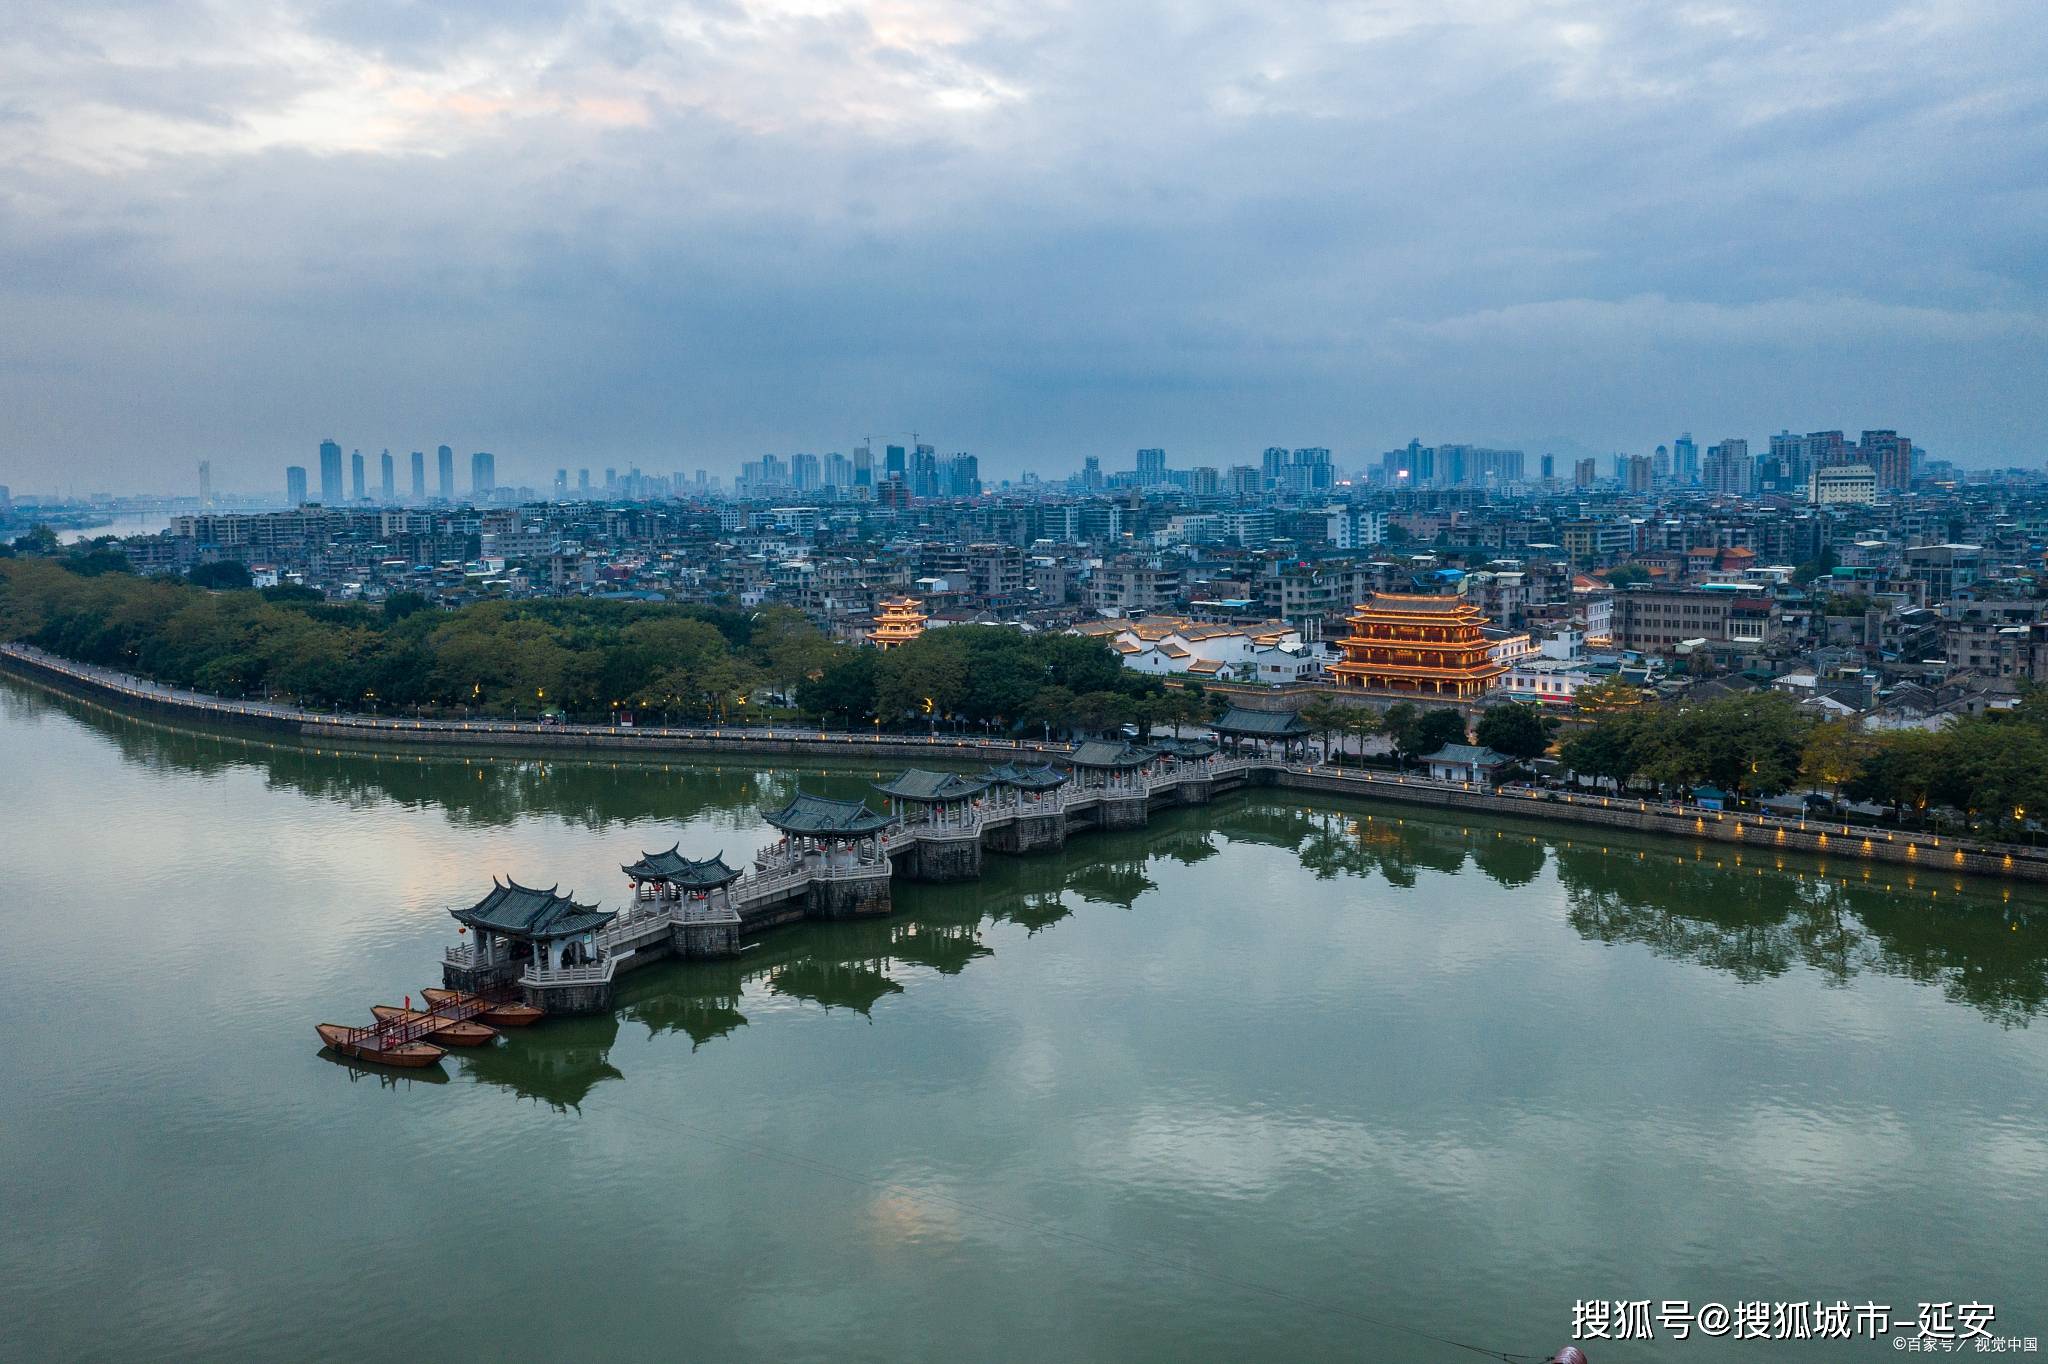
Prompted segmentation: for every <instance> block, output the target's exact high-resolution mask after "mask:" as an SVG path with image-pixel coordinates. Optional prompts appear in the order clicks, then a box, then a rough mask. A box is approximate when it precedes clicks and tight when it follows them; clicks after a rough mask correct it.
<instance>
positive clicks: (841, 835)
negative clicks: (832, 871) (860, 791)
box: [761, 789, 890, 867]
mask: <svg viewBox="0 0 2048 1364" xmlns="http://www.w3.org/2000/svg"><path fill="white" fill-rule="evenodd" d="M761 818H763V819H765V820H767V821H768V822H769V823H770V824H773V825H774V826H775V827H776V828H778V829H780V830H782V835H783V837H782V845H781V847H780V848H778V849H774V850H773V851H777V852H781V853H782V854H784V856H783V859H782V861H783V865H784V866H787V865H788V864H789V863H791V862H800V861H805V860H813V859H814V860H816V861H818V862H822V863H824V864H825V865H827V866H833V867H845V866H852V865H854V864H856V863H860V862H868V863H872V862H875V861H878V860H879V859H880V858H881V857H882V835H883V831H884V830H886V829H887V828H888V827H889V823H890V820H889V816H887V815H884V814H877V813H876V812H875V811H873V810H870V809H869V808H868V804H867V802H866V801H864V800H833V799H832V798H831V797H829V796H813V795H808V794H806V793H805V792H804V791H802V790H801V789H799V790H798V791H797V793H796V795H794V796H793V797H791V798H790V801H789V803H788V804H787V805H784V806H781V807H780V808H778V809H774V810H763V811H762V812H761Z"/></svg>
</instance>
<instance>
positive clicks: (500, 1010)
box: [420, 989, 547, 1028]
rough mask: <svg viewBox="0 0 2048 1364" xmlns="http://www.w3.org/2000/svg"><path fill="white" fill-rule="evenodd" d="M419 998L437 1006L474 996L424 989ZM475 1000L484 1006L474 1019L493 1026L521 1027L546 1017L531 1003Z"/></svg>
mask: <svg viewBox="0 0 2048 1364" xmlns="http://www.w3.org/2000/svg"><path fill="white" fill-rule="evenodd" d="M420 998H421V999H424V1000H425V1001H427V1003H428V1004H430V1005H432V1006H433V1007H435V1008H439V1007H440V1006H442V1005H444V1004H454V1003H467V1002H469V1001H470V1000H472V999H476V996H474V995H466V994H464V993H463V992H462V991H460V990H436V989H426V990H422V991H420ZM477 1002H478V1003H480V1004H482V1005H483V1006H484V1007H483V1008H482V1009H481V1010H480V1011H479V1012H478V1013H476V1014H475V1015H474V1017H475V1018H476V1021H477V1022H479V1023H488V1024H490V1025H491V1026H492V1027H494V1028H523V1027H526V1026H527V1025H528V1024H531V1023H538V1022H540V1021H541V1019H543V1018H545V1017H547V1015H546V1014H544V1013H542V1012H541V1011H540V1010H539V1009H536V1008H534V1007H532V1006H531V1005H528V1004H515V1003H513V1002H511V1001H510V1000H505V1001H503V1002H496V1003H494V1002H492V1001H490V1000H477Z"/></svg>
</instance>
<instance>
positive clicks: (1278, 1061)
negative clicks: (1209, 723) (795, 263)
mask: <svg viewBox="0 0 2048 1364" xmlns="http://www.w3.org/2000/svg"><path fill="white" fill-rule="evenodd" d="M878 775H880V773H878V772H877V771H874V770H868V771H853V770H838V771H830V772H827V771H806V772H803V773H800V774H799V773H793V772H791V771H790V770H788V769H780V768H777V767H774V766H771V765H770V764H769V763H768V762H766V761H765V760H733V761H729V762H723V763H718V764H711V765H704V764H696V765H679V764H668V765H661V764H651V765H645V766H639V765H633V764H619V765H614V764H612V763H610V762H594V763H591V762H576V761H548V762H539V761H535V760H533V759H531V758H530V757H527V758H511V759H492V758H488V757H477V758H468V759H465V758H461V757H453V758H451V757H447V756H445V755H443V756H435V757H424V758H423V757H421V756H419V755H414V754H386V755H339V754H335V753H333V752H324V753H323V752H317V751H314V750H311V749H307V748H299V747H295V746H280V745H275V744H265V743H262V742H257V741H251V740H249V739H245V738H240V737H217V736H205V735H193V734H189V733H181V732H177V731H173V730H168V729H164V728H161V727H159V726H157V725H155V724H153V723H150V722H145V721H140V720H134V719H129V718H123V717H118V716H114V715H111V714H109V713H107V712H104V711H101V710H99V709H97V708H95V707H92V706H88V705H84V704H81V703H78V702H73V701H69V700H60V699H55V698H52V697H49V696H47V695H45V694H44V693H41V692H39V691H35V690H33V689H31V688H28V687H26V686H24V685H21V684H17V683H14V682H10V681H4V680H0V777H4V780H0V844H4V857H0V866H4V869H5V875H6V884H7V888H8V894H7V895H6V897H5V900H4V903H0V931H4V938H0V941H4V942H5V944H6V951H7V957H8V959H9V962H10V965H11V971H10V973H9V978H8V988H7V989H6V990H5V991H4V992H0V1036H4V1037H5V1039H6V1041H7V1051H6V1059H5V1061H4V1062H0V1115H4V1116H0V1226H4V1228H5V1231H4V1233H0V1358H4V1359H24V1360H26V1359H56V1358H64V1359H83V1358H135V1357H144V1356H146V1357H150V1358H192V1359H230V1360H239V1359H248V1360H281V1359H291V1360H307V1359H363V1358H369V1357H383V1358H390V1359H402V1358H410V1357H417V1356H418V1355H419V1354H421V1353H422V1352H423V1351H425V1350H429V1349H432V1350H438V1351H440V1352H443V1353H446V1352H449V1351H454V1352H456V1353H457V1354H458V1356H459V1357H463V1358H481V1359H497V1358H512V1357H518V1358H525V1359H550V1358H574V1359H587V1358H652V1357H663V1358H689V1359H706V1360H724V1359H773V1360H798V1359H827V1358H829V1359H835V1360H844V1359H857V1360H866V1359H875V1360H884V1359H886V1360H902V1359H934V1360H937V1359H947V1360H1008V1359H1028V1360H1039V1359H1058V1360H1190V1359H1218V1360H1226V1359H1227V1360H1241V1359H1276V1360H1298V1359H1320V1358H1339V1357H1343V1358H1356V1357H1360V1356H1365V1355H1370V1356H1372V1357H1377V1358H1396V1359H1405V1360H1435V1359H1446V1360H1449V1359H1459V1358H1464V1359H1471V1358H1474V1357H1475V1356H1473V1355H1471V1354H1468V1353H1465V1352H1463V1351H1461V1350H1459V1349H1457V1348H1456V1347H1454V1346H1451V1345H1447V1344H1442V1343H1440V1342H1437V1341H1432V1340H1429V1339H1424V1338H1421V1337H1417V1336H1413V1335H1409V1334H1406V1333H1404V1332H1403V1331H1401V1330H1400V1329H1398V1328H1397V1327H1395V1326H1390V1325H1383V1324H1380V1323H1382V1322H1398V1323H1404V1324H1406V1325H1410V1326H1415V1327H1419V1328H1422V1329H1423V1330H1426V1331H1428V1332H1431V1333H1432V1334H1435V1335H1440V1336H1447V1337H1454V1338H1456V1339H1458V1340H1461V1341H1468V1342H1474V1343H1477V1344H1480V1345H1483V1346H1486V1347H1489V1348H1493V1349H1499V1350H1507V1351H1513V1352H1519V1353H1530V1354H1536V1355H1538V1356H1539V1357H1540V1356H1547V1355H1548V1354H1549V1353H1550V1352H1551V1351H1552V1350H1554V1349H1556V1348H1557V1347H1558V1346H1560V1345H1562V1344H1564V1343H1566V1342H1567V1341H1568V1340H1569V1339H1570V1338H1571V1331H1572V1317H1573V1306H1574V1303H1575V1302H1577V1301H1578V1300H1581V1299H1591V1298H1601V1299H1624V1300H1641V1299H1648V1300H1652V1301H1653V1302H1655V1303H1659V1304H1661V1302H1662V1301H1663V1300H1665V1299H1673V1300H1685V1301H1687V1302H1688V1303H1690V1304H1692V1305H1693V1306H1695V1307H1696V1306H1697V1305H1699V1304H1702V1303H1705V1302H1709V1301H1712V1302H1717V1303H1725V1304H1733V1303H1736V1302H1747V1301H1767V1302H1768V1301H1787V1300H1797V1299H1804V1300H1812V1299H1816V1298H1817V1299H1822V1300H1826V1301H1829V1302H1832V1301H1835V1300H1837V1299H1845V1300H1847V1301H1849V1302H1852V1303H1855V1304H1862V1303H1864V1302H1866V1301H1868V1302H1875V1303H1878V1304H1884V1305H1889V1306H1893V1307H1895V1308H1896V1309H1898V1310H1899V1311H1901V1312H1903V1313H1904V1314H1905V1315H1906V1316H1908V1317H1911V1316H1913V1315H1914V1312H1915V1305H1916V1304H1917V1303H1920V1302H1923V1301H1934V1302H1944V1301H1958V1302H1959V1301H1979V1302H1984V1303H1989V1304H1992V1305H1994V1306H1995V1308H1996V1310H1997V1313H1998V1317H1997V1328H1996V1329H1997V1331H1998V1333H1999V1334H2012V1335H2022V1336H2024V1335H2036V1336H2038V1335H2043V1334H2048V1311H2044V1310H2043V1309H2044V1306H2048V1290H2044V1288H2043V1286H2042V1283H2043V1280H2042V1269H2043V1266H2044V1265H2048V1229H2044V1223H2043V1218H2042V1215H2041V1212H2042V1208H2043V1206H2044V1201H2048V1133H2044V1128H2043V1118H2044V1112H2043V1105H2042V1096H2043V1094H2044V1093H2048V1019H2044V1017H2043V1014H2044V1008H2048V904H2044V901H2043V897H2042V896H2041V895H2040V894H2039V893H2038V892H2033V891H2019V890H2015V891H2012V892H2009V893H2008V892H2007V891H2005V890H2004V889H2003V888H2002V887H2001V886H1999V885H1998V884H1996V883H1971V884H1969V885H1968V886H1966V887H1964V888H1963V889H1962V890H1960V891H1959V890H1958V889H1957V888H1956V883H1955V882H1953V881H1950V880H1942V879H1938V878H1937V879H1931V880H1930V879H1927V878H1924V877H1919V878H1915V880H1914V883H1913V885H1912V886H1911V887H1910V888H1909V887H1908V886H1907V885H1906V883H1905V881H1904V880H1903V879H1902V878H1901V873H1899V872H1897V871H1896V870H1894V869H1886V868H1878V869H1875V870H1874V871H1873V872H1872V873H1871V879H1869V880H1868V881H1866V880H1865V879H1864V869H1863V868H1861V867H1859V866H1849V867H1843V866H1841V865H1835V866H1830V867H1828V868H1827V869H1826V875H1823V874H1822V872H1821V869H1820V867H1819V865H1818V864H1815V863H1812V862H1810V861H1804V860H1801V859H1797V858H1787V859H1783V860H1782V861H1781V860H1780V859H1776V858H1770V857H1766V858H1765V859H1764V860H1763V862H1762V863H1760V864H1759V863H1758V862H1756V861H1755V860H1754V859H1751V860H1749V861H1747V862H1744V863H1742V864H1740V865H1738V864H1737V863H1736V862H1735V861H1734V859H1733V855H1732V854H1731V853H1730V852H1729V851H1728V850H1727V849H1725V848H1721V847H1715V848H1707V849H1696V848H1694V847H1693V846H1691V845H1690V844H1686V843H1678V842H1669V841H1653V840H1630V839H1626V838H1618V837H1614V836H1611V835H1607V834H1604V833H1597V832H1592V831H1588V830H1584V829H1577V830H1574V829H1564V828H1557V829H1545V828H1542V827H1539V826H1521V825H1509V824H1487V823H1479V822H1471V823H1463V824H1461V823H1457V822H1445V821H1443V820H1440V819H1433V818H1418V817H1417V816H1416V815H1414V814H1407V813H1404V812H1403V811H1401V810H1400V809H1398V808H1396V807H1392V806H1377V807H1375V806H1371V805H1367V804H1364V803H1355V804H1344V803H1327V804H1322V805H1318V806H1314V807H1310V806H1304V805H1301V804H1299V803H1297V802H1295V801H1293V800H1291V799H1283V798H1279V797H1277V796H1275V795H1272V794H1250V795H1239V796H1232V797H1229V798H1226V799H1223V800H1219V801H1218V802H1217V803H1216V804H1215V805H1214V806H1212V807H1209V808H1207V809H1204V810H1192V811H1179V812H1172V813H1168V814H1164V815H1161V816H1158V817H1156V818H1155V820H1154V822H1153V824H1152V825H1151V827H1150V828H1148V829H1146V830H1144V831H1141V832H1134V833H1128V834H1114V835H1109V834H1084V835H1082V836H1079V837H1077V838H1076V839H1075V840H1074V841H1073V843H1072V844H1071V845H1070V846H1069V848H1068V849H1067V851H1066V852H1065V853H1064V854H1062V855H1053V856H1042V857H1031V858H999V857H995V856H990V857H989V858H988V859H987V875H986V876H985V877H984V879H982V880H981V881H979V882H977V883H974V884H971V885H963V886H949V887H936V886H934V887H917V886H906V885H903V884H902V883H900V882H899V883H898V886H897V899H896V904H897V909H898V912H897V914H896V915H895V916H893V917H891V918H890V919H888V920H886V921H878V922H865V923H860V924H854V925H846V926H824V925H820V926H806V927H801V928H797V929H793V930H788V931H784V932H781V933H778V934H774V935H770V936H768V937H766V938H764V939H763V940H762V941H761V943H760V945H759V946H758V947H756V948H755V949H754V950H753V951H751V952H749V953H748V954H747V955H746V956H745V957H743V958H741V959H740V960H738V961H736V962H729V963H703V964H688V965H684V964H672V965H662V966H657V967H653V968H649V969H648V970H646V971H643V972H640V973H637V974H635V975H633V976H631V977H629V978H627V981H626V982H625V984H624V985H623V987H622V991H621V993H622V997H623V998H622V1003H621V1007H620V1008H619V1010H618V1012H617V1014H616V1015H614V1016H607V1017H603V1018H596V1019H583V1020H573V1021H559V1022H549V1023H544V1024H542V1025H540V1026H539V1027H537V1028H534V1029H532V1030H530V1031H529V1032H527V1033H526V1034H524V1035H513V1036H511V1037H510V1038H509V1039H508V1040H506V1041H504V1042H502V1043H499V1044H497V1045H496V1046H494V1047H493V1048H492V1049H490V1050H488V1051H486V1052H481V1053H476V1054H468V1055H465V1054H462V1053H453V1054H451V1056H450V1059H449V1061H448V1063H447V1066H446V1069H447V1079H446V1080H445V1081H444V1082H441V1083H428V1082H423V1081H418V1080H412V1079H405V1078H397V1079H393V1078H388V1077H382V1076H378V1075H375V1074H370V1073H366V1072H362V1071H357V1070H352V1069H350V1068H348V1067H345V1066H343V1065H341V1064H339V1063H337V1062H334V1061H331V1060H328V1059H326V1058H324V1057H323V1056H322V1055H321V1053H320V1051H319V1048H318V1044H317V1041H316V1039H315V1038H314V1036H313V1031H312V1025H313V1024H314V1023H316V1022H320V1021H323V1020H332V1021H342V1022H349V1021H357V1020H360V1019H362V1018H364V1017H366V1014H367V1009H368V1006H369V1005H371V1004H373V1003H378V1002H386V1001H388V1002H392V1003H396V1002H398V999H399V997H400V996H402V995H404V994H406V993H408V992H410V993H413V994H417V992H418V990H419V987H420V986H421V985H422V984H426V983H429V982H431V981H433V979H434V976H435V962H436V961H437V959H438V955H439V952H440V949H441V947H442V946H443V945H444V944H447V943H450V942H453V941H455V939H454V937H453V933H452V929H453V925H452V922H451V921H450V920H449V918H448V917H447V915H446V913H445V912H444V907H445V906H447V905H449V904H453V903H466V902H468V901H469V900H472V899H474V898H475V897H476V896H477V895H479V894H481V893H482V891H483V890H484V889H485V888H486V887H487V886H488V883H489V879H490V877H491V876H492V875H493V874H499V875H504V874H510V875H513V876H516V877H517V878H519V879H520V880H521V881H524V882H527V883H537V884H540V885H550V884H554V883H557V882H559V883H560V884H561V885H563V886H564V887H565V888H572V889H574V890H576V891H578V892H580V893H583V894H584V895H586V896H599V897H602V898H603V899H604V900H605V901H606V903H607V904H609V905H611V906H613V907H617V906H618V905H619V904H620V903H622V892H623V890H624V880H623V878H622V877H621V875H620V874H619V871H618V867H619V865H620V864H621V863H622V862H627V861H630V860H632V859H633V858H634V857H635V856H636V855H637V854H639V853H640V852H641V851H643V850H646V849H658V848H666V847H668V846H669V845H670V844H672V843H676V842H678V841H680V843H681V844H682V847H683V848H684V850H685V851H688V852H690V853H693V854H695V855H698V856H706V855H709V854H710V853H713V852H715V851H719V850H721V849H722V850H723V851H724V852H725V854H726V856H727V858H728V859H729V860H731V861H733V862H735V863H738V862H740V861H742V860H743V859H745V858H747V857H748V856H750V855H751V852H752V850H753V849H754V848H756V847H757V846H759V845H760V844H761V843H763V842H764V841H766V840H767V839H768V838H770V837H771V836H772V833H771V831H770V830H769V829H768V828H767V826H765V825H764V824H763V823H762V822H761V820H760V817H759V815H758V810H759V808H760V807H761V806H763V805H767V804H774V803H779V802H780V801H781V800H782V799H783V798H785V797H786V796H787V795H788V794H789V793H790V792H791V790H792V789H793V787H794V785H795V783H796V781H797V780H798V779H799V777H800V778H801V780H802V782H803V784H804V786H805V788H806V789H811V790H818V791H822V792H826V793H831V794H854V793H857V792H859V791H860V790H862V789H863V784H864V783H865V782H866V781H869V780H872V779H874V778H875V777H876V776H878ZM1845 874H1846V875H1847V877H1848V881H1847V883H1846V884H1844V883H1843V881H1842V880H1840V879H1839V878H1840V877H1842V876H1843V875H1845ZM1887 879H1889V880H1890V883H1891V884H1890V888H1889V889H1887V887H1886V884H1885V883H1886V881H1887ZM1879 1351H1883V1352H1885V1353H1892V1346H1891V1343H1890V1340H1889V1336H1888V1335H1887V1338H1885V1339H1883V1340H1882V1341H1879V1342H1876V1343H1872V1342H1870V1341H1863V1342H1860V1343H1857V1344H1854V1345H1844V1344H1822V1343H1819V1342H1808V1343H1797V1342H1788V1343H1779V1342H1758V1341H1734V1340H1729V1339H1719V1340H1702V1339H1701V1338H1699V1337H1698V1336H1694V1338H1692V1339H1690V1340H1688V1341H1685V1342H1683V1343H1677V1342H1673V1341H1670V1340H1669V1339H1666V1338H1660V1339H1658V1340H1654V1341H1651V1342H1649V1343H1647V1344H1645V1343H1630V1344H1628V1345H1616V1344H1612V1343H1605V1344H1602V1343H1595V1344H1593V1345H1592V1346H1591V1351H1590V1352H1591V1353H1592V1355H1593V1358H1594V1359H1595V1361H1596V1362H1597V1364H1607V1361H1610V1360H1614V1359H1631V1360H1633V1359H1719V1358H1727V1359H1735V1358H1752V1359H1754V1358H1758V1357H1779V1356H1784V1355H1797V1356H1800V1357H1808V1356H1811V1357H1820V1356H1826V1357H1830V1358H1843V1357H1847V1356H1851V1355H1854V1356H1863V1357H1870V1356H1874V1355H1875V1354H1877V1353H1878V1352H1879Z"/></svg>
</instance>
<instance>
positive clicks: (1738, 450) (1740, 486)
mask: <svg viewBox="0 0 2048 1364" xmlns="http://www.w3.org/2000/svg"><path fill="white" fill-rule="evenodd" d="M1755 482H1756V461H1754V460H1752V459H1751V458H1750V457H1749V442H1748V441H1746V440H1743V439H1741V438H1740V437H1738V436H1730V437H1729V438H1728V439H1726V440H1724V441H1722V442H1721V443H1720V444H1719V445H1709V446H1708V447H1707V458H1706V462H1705V463H1704V464H1703V465H1701V466H1700V485H1701V486H1702V487H1704V488H1705V489H1706V490H1707V491H1708V492H1710V493H1734V494H1735V495H1737V496H1738V497H1747V496H1748V495H1749V494H1750V493H1752V492H1754V491H1755Z"/></svg>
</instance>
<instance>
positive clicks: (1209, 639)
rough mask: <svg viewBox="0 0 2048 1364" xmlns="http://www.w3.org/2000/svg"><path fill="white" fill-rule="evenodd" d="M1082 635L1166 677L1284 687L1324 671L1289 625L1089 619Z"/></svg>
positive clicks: (1139, 669) (1081, 627) (1138, 667)
mask: <svg viewBox="0 0 2048 1364" xmlns="http://www.w3.org/2000/svg"><path fill="white" fill-rule="evenodd" d="M1073 633H1075V634H1077V635H1087V636H1090V637H1091V638H1095V639H1102V640H1107V641H1108V642H1109V644H1110V647H1111V648H1113V649H1115V650H1116V651H1117V653H1118V654H1120V655H1122V657H1123V663H1124V666H1125V667H1126V668H1130V669H1133V670H1134V671H1137V672H1142V673H1151V674H1153V675H1154V676H1164V675H1167V674H1173V673H1186V674H1189V675H1190V676H1194V677H1203V678H1218V679H1221V680H1223V681H1230V682H1264V683H1267V684H1269V685H1279V684H1282V683H1287V682H1302V681H1307V680H1308V679H1310V678H1313V677H1315V676H1317V675H1319V674H1320V673H1321V671H1322V661H1321V658H1320V656H1319V654H1318V652H1317V651H1316V650H1314V649H1312V648H1310V647H1309V646H1308V645H1306V644H1304V643H1303V642H1302V638H1301V631H1299V630H1297V629H1295V628H1294V627H1293V626H1291V625H1289V624H1287V623H1286V622H1285V621H1278V620H1266V621H1257V622H1251V623H1245V624H1228V625H1225V624H1218V623H1214V622H1209V621H1196V620H1188V619H1186V618H1184V617H1180V616H1141V617H1138V618H1137V619H1134V620H1100V621H1086V622H1083V623H1082V624H1080V625H1076V626H1075V627H1074V628H1073Z"/></svg>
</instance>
